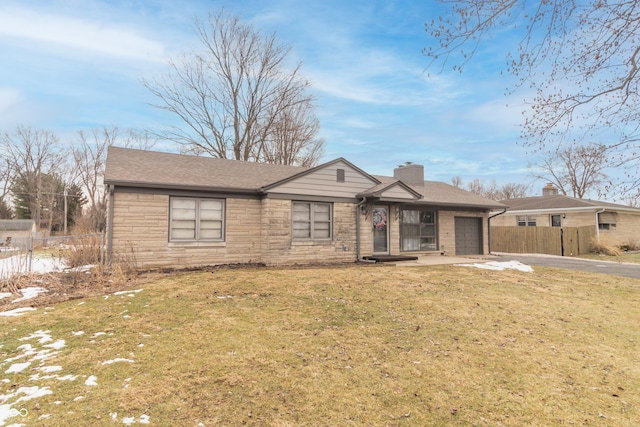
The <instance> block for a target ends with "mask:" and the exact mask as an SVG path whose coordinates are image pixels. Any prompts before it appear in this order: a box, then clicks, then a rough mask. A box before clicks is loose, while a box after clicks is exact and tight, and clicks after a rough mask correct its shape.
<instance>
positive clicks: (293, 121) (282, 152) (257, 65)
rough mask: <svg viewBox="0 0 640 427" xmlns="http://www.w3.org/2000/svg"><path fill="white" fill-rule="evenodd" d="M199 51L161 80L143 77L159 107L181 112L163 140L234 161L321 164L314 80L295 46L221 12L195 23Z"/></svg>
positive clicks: (171, 67) (183, 58) (177, 61)
mask: <svg viewBox="0 0 640 427" xmlns="http://www.w3.org/2000/svg"><path fill="white" fill-rule="evenodd" d="M195 27H196V31H197V34H198V37H199V40H200V43H201V45H202V49H201V50H200V51H195V52H191V53H186V54H183V55H182V56H181V57H179V58H177V59H175V60H172V61H171V62H170V64H169V71H168V73H167V74H166V75H164V76H163V77H159V78H155V79H152V80H143V83H144V85H145V86H146V87H147V88H148V89H149V90H150V91H151V93H152V94H154V95H155V96H157V97H158V98H159V100H160V103H159V104H158V105H156V107H158V108H160V109H163V110H165V111H168V112H170V113H173V114H174V115H176V116H177V117H178V118H179V119H180V121H181V122H182V124H183V125H184V126H172V127H170V128H169V129H168V130H167V131H165V132H164V133H163V136H164V137H165V138H168V139H170V140H173V141H175V142H177V143H179V144H180V145H181V146H182V149H183V151H186V152H190V153H195V154H208V155H211V156H214V157H219V158H233V159H236V160H249V161H266V162H283V163H287V164H305V163H307V164H308V163H316V162H317V160H318V158H319V155H320V153H321V150H319V148H321V146H322V142H321V141H319V140H318V139H317V132H318V125H317V121H316V120H315V116H314V113H313V99H312V97H311V95H310V94H309V92H308V89H309V87H310V84H309V82H308V81H307V80H306V79H304V78H303V77H302V76H301V74H300V64H298V65H297V66H295V67H293V68H292V69H287V67H286V66H287V57H288V54H289V51H290V48H289V47H287V46H284V45H281V44H278V42H277V40H276V37H275V35H270V36H263V35H262V34H260V33H259V32H258V31H256V30H255V29H254V28H253V27H251V26H250V25H246V24H243V23H241V22H240V21H239V19H238V18H234V17H229V16H227V15H226V14H225V13H224V11H220V12H219V13H217V14H210V15H209V18H208V20H207V21H205V22H202V21H199V20H197V21H196V24H195Z"/></svg>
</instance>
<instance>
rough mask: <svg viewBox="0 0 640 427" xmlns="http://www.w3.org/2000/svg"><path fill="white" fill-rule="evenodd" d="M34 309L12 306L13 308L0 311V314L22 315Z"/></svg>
mask: <svg viewBox="0 0 640 427" xmlns="http://www.w3.org/2000/svg"><path fill="white" fill-rule="evenodd" d="M34 310H35V308H33V307H22V308H14V309H13V310H9V311H0V316H4V317H9V316H11V317H16V316H22V315H23V314H25V313H26V312H27V311H34Z"/></svg>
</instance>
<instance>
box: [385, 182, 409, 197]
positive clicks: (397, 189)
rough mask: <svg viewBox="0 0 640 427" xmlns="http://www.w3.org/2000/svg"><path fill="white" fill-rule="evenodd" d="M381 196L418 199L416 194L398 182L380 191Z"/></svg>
mask: <svg viewBox="0 0 640 427" xmlns="http://www.w3.org/2000/svg"><path fill="white" fill-rule="evenodd" d="M380 198H381V199H407V200H416V199H417V197H416V195H415V194H413V193H411V192H410V191H409V190H407V189H406V188H404V187H403V186H401V185H399V184H398V183H396V184H395V185H392V186H391V187H389V188H387V189H386V190H384V191H382V192H381V193H380Z"/></svg>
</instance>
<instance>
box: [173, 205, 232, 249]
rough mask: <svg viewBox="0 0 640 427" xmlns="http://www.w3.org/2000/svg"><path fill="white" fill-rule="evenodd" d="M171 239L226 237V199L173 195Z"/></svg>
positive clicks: (193, 239)
mask: <svg viewBox="0 0 640 427" xmlns="http://www.w3.org/2000/svg"><path fill="white" fill-rule="evenodd" d="M170 203H171V213H170V215H171V219H170V224H171V225H170V234H169V240H170V241H198V240H209V241H221V240H223V239H224V200H221V199H204V198H194V197H172V198H171V202H170Z"/></svg>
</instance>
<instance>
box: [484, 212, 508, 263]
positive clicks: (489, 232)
mask: <svg viewBox="0 0 640 427" xmlns="http://www.w3.org/2000/svg"><path fill="white" fill-rule="evenodd" d="M507 209H508V208H504V210H503V211H502V212H498V213H497V214H495V215H491V216H490V217H489V218H487V227H489V228H488V229H487V239H489V241H488V242H487V244H488V246H489V255H491V218H495V217H497V216H499V215H502V214H503V213H505V212H506V211H507Z"/></svg>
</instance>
